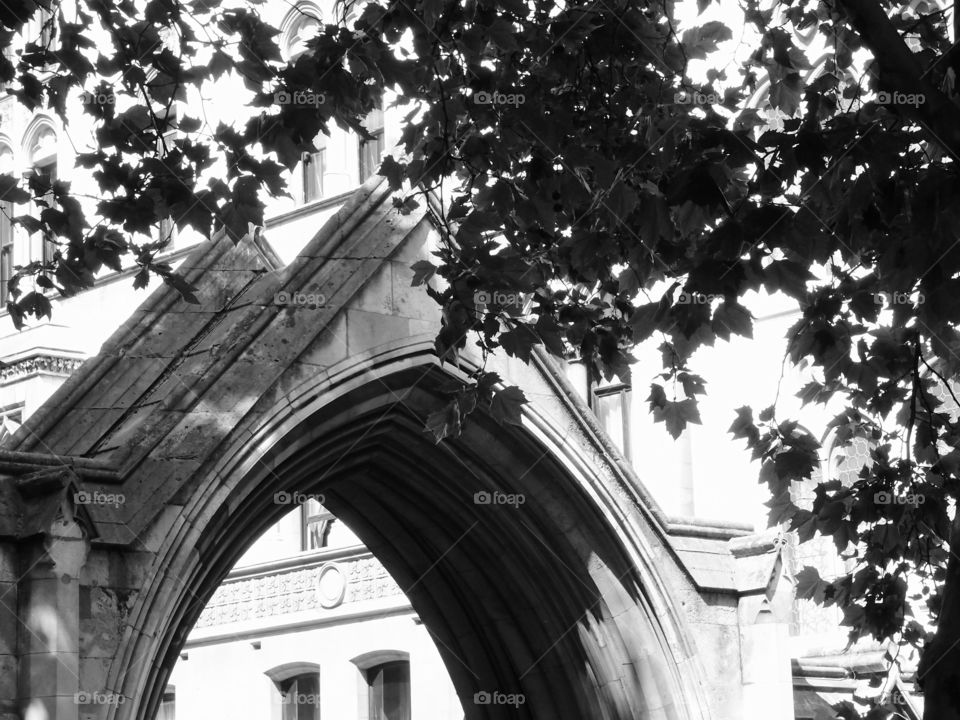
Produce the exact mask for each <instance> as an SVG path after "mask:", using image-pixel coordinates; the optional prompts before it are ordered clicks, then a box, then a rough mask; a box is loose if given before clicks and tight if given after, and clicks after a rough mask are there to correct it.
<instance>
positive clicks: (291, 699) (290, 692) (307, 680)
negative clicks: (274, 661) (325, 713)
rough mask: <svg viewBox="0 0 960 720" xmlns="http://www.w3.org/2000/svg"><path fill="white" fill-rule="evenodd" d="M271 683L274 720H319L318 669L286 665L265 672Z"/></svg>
mask: <svg viewBox="0 0 960 720" xmlns="http://www.w3.org/2000/svg"><path fill="white" fill-rule="evenodd" d="M266 675H267V677H269V678H270V679H271V680H272V681H273V685H274V688H275V693H274V696H273V703H272V704H273V720H320V666H319V665H317V664H316V663H308V662H297V663H287V664H285V665H281V666H279V667H276V668H273V669H271V670H267V672H266Z"/></svg>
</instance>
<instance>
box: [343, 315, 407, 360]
mask: <svg viewBox="0 0 960 720" xmlns="http://www.w3.org/2000/svg"><path fill="white" fill-rule="evenodd" d="M408 337H410V323H409V321H408V320H407V319H406V318H401V317H397V316H394V315H380V314H378V313H370V312H363V311H362V310H348V311H347V351H348V352H349V354H350V355H359V354H360V353H364V352H367V351H369V350H372V349H374V348H376V347H379V346H382V345H385V344H387V343H390V342H393V341H395V340H404V339H406V338H408Z"/></svg>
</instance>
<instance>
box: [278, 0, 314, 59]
mask: <svg viewBox="0 0 960 720" xmlns="http://www.w3.org/2000/svg"><path fill="white" fill-rule="evenodd" d="M322 25H323V15H322V14H321V12H320V8H319V7H318V6H317V5H315V4H314V3H311V2H300V3H297V4H296V6H295V7H294V8H293V10H291V11H290V12H289V13H287V16H286V18H284V20H283V22H282V23H281V24H280V36H281V41H280V47H281V49H282V52H283V55H284V58H285V59H286V60H288V61H293V60H296V59H297V58H298V57H300V56H301V55H303V54H304V53H305V52H306V51H307V42H308V41H309V40H310V39H311V38H313V37H315V36H316V34H317V31H318V30H319V29H320V27H321V26H322Z"/></svg>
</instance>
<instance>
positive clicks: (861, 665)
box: [790, 650, 887, 677]
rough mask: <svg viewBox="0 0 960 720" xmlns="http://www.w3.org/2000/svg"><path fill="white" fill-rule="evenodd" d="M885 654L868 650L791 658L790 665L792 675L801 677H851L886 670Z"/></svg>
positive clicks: (882, 651)
mask: <svg viewBox="0 0 960 720" xmlns="http://www.w3.org/2000/svg"><path fill="white" fill-rule="evenodd" d="M885 654H886V653H885V651H884V650H870V651H867V652H853V653H849V654H843V655H822V656H819V657H818V656H811V657H802V658H793V659H792V660H791V661H790V665H791V667H792V669H793V674H794V675H799V676H801V677H823V676H826V677H851V676H852V675H854V674H857V673H873V672H884V671H885V670H886V669H887V663H886V661H885V660H884V656H885Z"/></svg>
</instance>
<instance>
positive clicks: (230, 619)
mask: <svg viewBox="0 0 960 720" xmlns="http://www.w3.org/2000/svg"><path fill="white" fill-rule="evenodd" d="M332 568H335V570H336V573H337V574H339V575H340V576H341V577H342V579H343V583H344V588H343V594H342V599H341V596H340V595H339V593H336V594H337V596H338V597H337V598H336V601H334V602H331V598H329V597H327V596H326V595H324V593H323V592H321V580H324V583H323V584H324V585H326V584H328V583H329V580H330V578H329V577H327V576H329V575H330V573H331V569H332ZM402 595H403V593H402V592H401V590H400V588H399V587H398V586H397V584H396V582H394V580H393V578H392V577H390V575H389V574H388V573H387V571H386V570H385V569H384V567H383V565H381V564H380V563H379V561H377V559H376V558H374V557H372V556H371V555H369V554H366V555H361V556H354V557H348V558H338V559H337V561H336V563H335V564H334V563H330V562H327V561H323V560H321V561H319V562H318V561H316V560H311V561H310V564H309V565H305V566H295V567H292V568H286V569H282V570H277V571H275V572H270V573H264V574H261V575H256V576H253V577H244V578H236V579H229V578H228V579H227V580H225V581H224V582H223V584H221V585H220V587H218V588H217V590H216V592H214V594H213V597H212V598H211V599H210V602H209V603H207V606H206V607H205V608H204V610H203V612H202V613H201V614H200V618H199V619H198V620H197V624H196V627H198V628H202V627H209V626H211V625H223V624H227V623H235V622H243V621H246V620H256V619H259V618H270V617H276V616H278V615H288V614H292V613H299V612H303V611H305V610H313V611H316V612H318V613H324V612H327V611H329V610H332V609H333V608H335V607H338V606H340V605H346V604H348V603H355V602H360V601H363V600H375V599H378V598H383V597H394V596H402Z"/></svg>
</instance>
